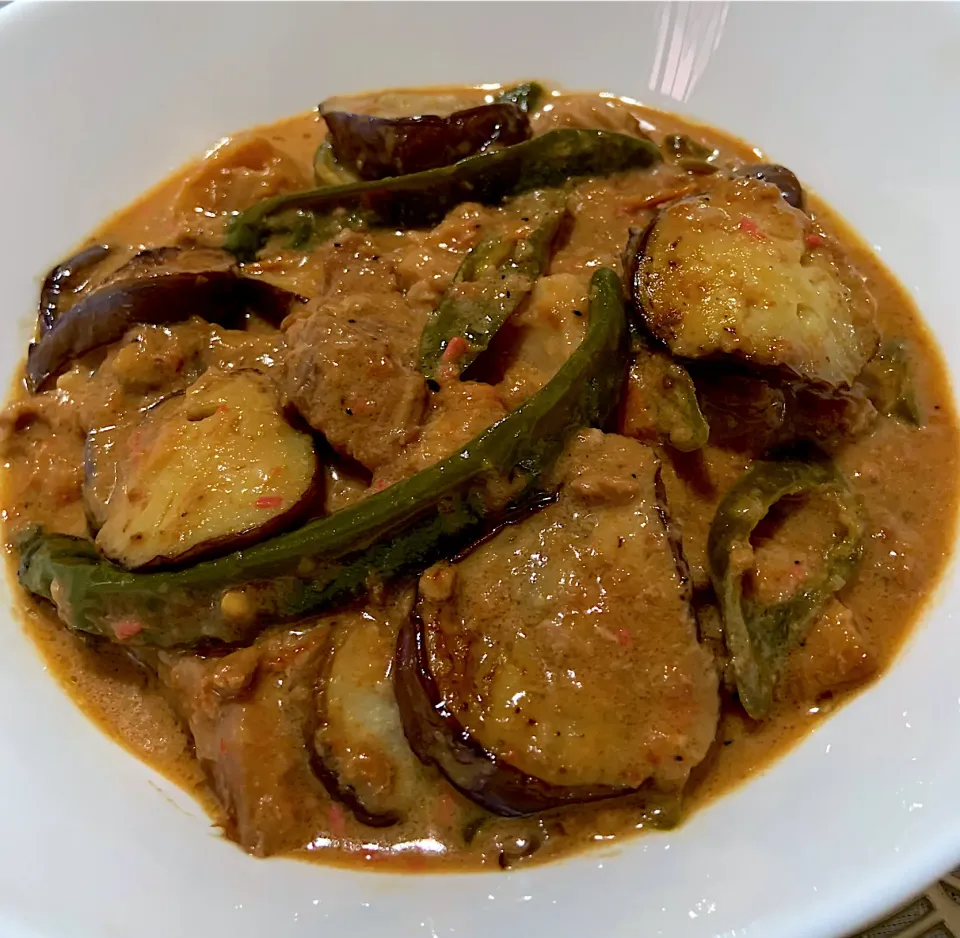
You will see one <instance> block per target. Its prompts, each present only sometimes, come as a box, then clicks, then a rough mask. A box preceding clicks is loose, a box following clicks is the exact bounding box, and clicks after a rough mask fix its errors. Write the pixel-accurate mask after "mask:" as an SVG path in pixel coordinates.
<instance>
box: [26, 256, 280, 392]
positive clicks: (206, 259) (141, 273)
mask: <svg viewBox="0 0 960 938" xmlns="http://www.w3.org/2000/svg"><path fill="white" fill-rule="evenodd" d="M293 299H295V295H294V294H292V293H287V292H285V291H283V290H280V289H278V288H277V287H274V286H270V285H268V284H266V283H263V282H260V281H257V280H253V279H251V278H249V277H244V276H243V275H242V274H241V272H240V269H239V267H237V265H236V263H235V261H234V260H233V258H232V257H231V256H230V255H229V254H226V253H225V252H223V251H219V250H214V249H206V248H178V247H162V248H151V249H149V250H146V251H142V252H141V253H140V254H138V255H136V256H135V257H134V258H133V259H132V260H131V261H129V262H128V263H127V264H125V265H124V266H123V267H121V268H120V269H119V270H117V271H116V273H114V274H113V275H111V276H110V277H109V278H108V279H107V280H106V281H105V282H104V283H103V284H101V285H100V286H99V287H98V288H97V289H95V290H92V291H90V292H88V293H86V294H84V295H83V296H82V297H81V298H80V299H79V300H77V302H76V303H74V304H73V306H71V307H70V308H69V309H67V310H66V311H65V312H63V313H61V314H60V315H58V316H57V317H55V318H54V319H53V321H52V323H51V325H50V327H49V328H48V329H46V331H43V330H42V329H41V332H40V335H39V338H38V340H37V341H36V342H34V343H32V344H31V345H30V349H29V351H28V353H27V374H26V377H27V385H28V387H29V388H30V390H31V391H33V392H36V391H39V390H41V389H42V388H43V386H44V385H45V384H46V383H47V382H48V381H49V380H50V379H51V378H53V377H55V376H56V375H57V374H59V373H60V372H61V371H62V370H63V369H64V368H65V367H66V366H67V365H69V363H70V362H71V361H72V360H73V359H75V358H78V357H80V356H81V355H85V354H86V353H87V352H91V351H93V350H94V349H96V348H100V347H101V346H104V345H109V344H110V343H111V342H116V341H117V340H118V339H121V338H122V337H123V334H124V333H125V332H126V331H127V329H129V328H130V327H131V326H134V325H136V324H138V323H146V324H154V325H166V324H168V323H173V322H182V321H183V320H185V319H189V318H190V317H191V316H199V317H200V318H201V319H206V320H208V321H209V322H214V323H219V324H221V325H224V326H231V325H233V326H236V325H240V324H241V323H242V319H243V316H244V314H245V313H247V312H254V313H256V314H258V315H260V316H262V317H263V318H264V319H266V320H268V321H270V322H273V323H276V324H279V322H280V321H281V320H282V319H283V317H284V316H285V315H286V313H287V311H288V309H289V305H290V302H291V301H292V300H293ZM42 321H43V317H42V315H41V322H42Z"/></svg>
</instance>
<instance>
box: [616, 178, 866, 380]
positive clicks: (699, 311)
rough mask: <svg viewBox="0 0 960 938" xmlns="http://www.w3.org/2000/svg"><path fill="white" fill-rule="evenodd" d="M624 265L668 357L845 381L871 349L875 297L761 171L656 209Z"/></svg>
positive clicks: (831, 243) (836, 249) (648, 322)
mask: <svg viewBox="0 0 960 938" xmlns="http://www.w3.org/2000/svg"><path fill="white" fill-rule="evenodd" d="M628 261H629V266H628V268H627V269H628V271H629V273H630V287H631V290H632V292H633V296H634V300H635V302H636V304H637V306H638V308H639V309H640V310H641V312H642V315H643V319H644V321H645V323H646V325H647V327H648V328H649V329H650V330H651V332H653V333H654V335H656V336H657V337H658V338H659V339H661V340H662V341H663V342H665V343H666V344H667V346H668V347H669V348H670V351H671V352H673V354H674V355H679V356H681V357H684V358H713V357H734V358H738V359H740V360H746V361H747V362H749V363H750V364H751V365H754V366H760V367H766V368H771V369H776V370H779V371H785V372H787V373H789V374H791V375H794V376H798V377H800V378H802V379H804V380H808V381H811V382H816V383H820V384H824V385H826V386H828V387H849V386H850V385H851V384H852V383H853V381H854V379H855V378H856V377H857V375H858V373H859V372H860V369H861V368H862V367H863V365H864V364H865V363H866V362H867V361H868V360H869V359H870V357H871V356H872V355H873V352H874V349H875V348H876V345H877V328H876V325H875V323H874V314H875V309H876V303H875V301H874V299H873V297H872V296H871V295H870V293H869V292H868V290H867V289H866V287H865V286H864V283H863V279H862V278H861V276H860V275H859V274H858V273H857V271H856V270H855V269H854V267H853V266H852V265H851V263H850V261H849V259H848V258H847V257H846V255H845V254H844V253H843V251H842V250H841V248H840V246H839V245H837V244H836V243H835V242H834V241H833V240H832V239H830V238H828V237H827V236H825V235H824V234H822V232H820V231H819V230H818V229H817V228H816V227H815V225H814V223H813V222H812V221H811V219H810V218H809V217H808V216H807V215H805V214H804V213H803V212H801V211H800V210H799V209H796V208H793V207H792V206H791V205H789V204H788V203H787V201H786V200H785V199H784V198H783V197H782V195H781V192H780V190H779V189H778V188H777V187H776V186H775V185H773V184H771V183H768V182H764V181H762V180H760V179H756V178H746V179H734V180H725V181H723V182H721V183H720V184H718V185H717V186H716V187H714V188H713V189H711V190H710V192H709V193H707V194H706V195H703V196H697V197H695V198H690V199H683V200H680V201H677V202H673V203H671V204H670V205H668V206H666V207H665V208H664V209H662V210H661V211H660V212H659V213H658V214H657V215H656V217H655V218H654V219H653V221H652V222H651V224H650V226H649V227H648V228H647V230H646V232H645V233H644V235H643V236H642V238H640V239H639V244H638V249H637V250H636V252H635V257H633V258H630V259H628Z"/></svg>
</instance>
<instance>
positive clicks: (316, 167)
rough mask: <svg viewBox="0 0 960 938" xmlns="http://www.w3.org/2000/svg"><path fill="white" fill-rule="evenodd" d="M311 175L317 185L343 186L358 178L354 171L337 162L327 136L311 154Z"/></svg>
mask: <svg viewBox="0 0 960 938" xmlns="http://www.w3.org/2000/svg"><path fill="white" fill-rule="evenodd" d="M313 177H314V179H315V181H316V183H317V185H318V186H343V185H347V184H349V183H353V182H356V181H357V180H358V178H359V177H358V176H357V174H356V173H355V172H351V171H350V170H349V169H347V168H346V167H345V166H341V165H340V163H338V162H337V158H336V156H335V155H334V153H333V143H332V141H331V140H330V138H329V137H327V139H326V140H324V141H323V142H322V143H321V144H320V146H318V147H317V150H316V152H315V153H314V154H313Z"/></svg>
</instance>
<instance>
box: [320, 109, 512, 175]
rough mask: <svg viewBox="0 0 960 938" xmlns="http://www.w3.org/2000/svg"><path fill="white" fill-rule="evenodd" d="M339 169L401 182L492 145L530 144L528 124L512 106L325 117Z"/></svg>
mask: <svg viewBox="0 0 960 938" xmlns="http://www.w3.org/2000/svg"><path fill="white" fill-rule="evenodd" d="M320 115H321V116H322V117H323V119H324V120H325V121H326V124H327V129H328V131H329V132H330V139H331V143H332V145H333V155H334V156H335V157H336V160H337V162H338V163H340V164H341V165H342V166H344V167H346V168H347V169H350V170H353V171H354V172H355V173H356V174H357V175H358V176H359V177H360V178H361V179H364V180H374V179H384V178H386V177H387V176H405V175H407V174H409V173H420V172H424V171H426V170H428V169H437V168H439V167H441V166H449V165H450V164H451V163H456V162H457V161H458V160H462V159H464V158H465V157H468V156H473V155H474V154H476V153H479V152H480V151H481V150H485V149H486V148H487V147H489V146H491V145H492V144H494V143H499V144H502V145H504V146H509V145H511V144H514V143H522V142H523V141H524V140H528V139H529V138H530V134H531V130H530V121H529V119H528V118H527V115H526V114H525V113H524V111H523V110H522V109H521V108H520V107H518V106H517V105H516V104H512V103H506V102H504V103H499V104H481V105H480V106H479V107H472V108H468V109H466V110H463V111H454V113H452V114H450V115H448V116H446V117H440V116H439V115H437V114H424V115H422V116H419V117H397V118H389V117H370V116H368V115H366V114H350V113H348V112H346V111H325V110H324V108H323V105H321V106H320Z"/></svg>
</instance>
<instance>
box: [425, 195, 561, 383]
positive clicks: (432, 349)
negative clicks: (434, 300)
mask: <svg viewBox="0 0 960 938" xmlns="http://www.w3.org/2000/svg"><path fill="white" fill-rule="evenodd" d="M531 203H532V204H531V207H530V208H529V209H528V210H527V215H526V216H525V217H526V218H528V219H529V224H530V227H531V231H530V233H529V234H528V235H527V236H526V237H521V238H519V239H518V240H512V239H509V238H507V237H505V236H504V235H502V234H493V235H490V236H489V237H487V238H485V239H484V240H483V241H481V242H480V243H479V244H478V245H477V246H476V247H474V248H473V249H472V250H471V251H470V252H469V253H468V254H467V256H466V257H465V258H464V259H463V262H462V263H461V264H460V267H459V268H458V269H457V273H456V275H455V276H454V278H453V283H452V284H451V285H450V287H449V289H448V290H447V291H446V293H444V295H443V298H442V299H441V300H440V305H439V306H438V307H437V310H436V312H434V314H433V315H432V316H431V318H430V319H429V321H428V322H427V325H426V326H425V327H424V330H423V336H422V338H421V340H420V360H419V362H418V366H417V367H418V368H419V369H420V371H421V372H422V373H423V374H424V375H425V376H426V377H427V378H432V379H434V380H436V379H437V378H438V377H440V375H441V373H442V374H443V376H445V377H459V376H460V375H461V374H462V373H463V372H464V371H466V369H467V368H469V367H470V365H471V364H472V363H473V361H474V360H475V359H476V358H477V357H478V356H479V355H480V354H482V353H483V352H484V351H485V350H486V348H487V346H489V344H490V342H491V340H492V339H493V337H494V336H495V335H496V334H497V331H498V330H499V328H500V327H501V326H502V325H503V324H504V323H505V322H506V321H507V319H508V318H509V317H510V315H511V314H512V313H513V312H514V310H516V309H517V307H518V306H519V305H520V304H521V303H522V302H523V301H524V300H525V299H526V297H527V295H528V294H529V293H530V290H531V289H532V288H533V285H534V283H536V281H537V278H538V277H539V276H540V275H541V274H542V273H543V272H544V271H545V270H546V268H547V265H548V264H549V262H550V254H551V246H552V244H553V241H554V238H555V236H556V233H557V230H558V229H559V228H560V223H561V222H562V221H563V218H564V215H565V213H566V203H567V199H566V195H565V194H564V193H563V192H557V191H550V190H548V191H547V192H544V193H542V194H540V195H539V196H538V198H536V199H535V200H531Z"/></svg>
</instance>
